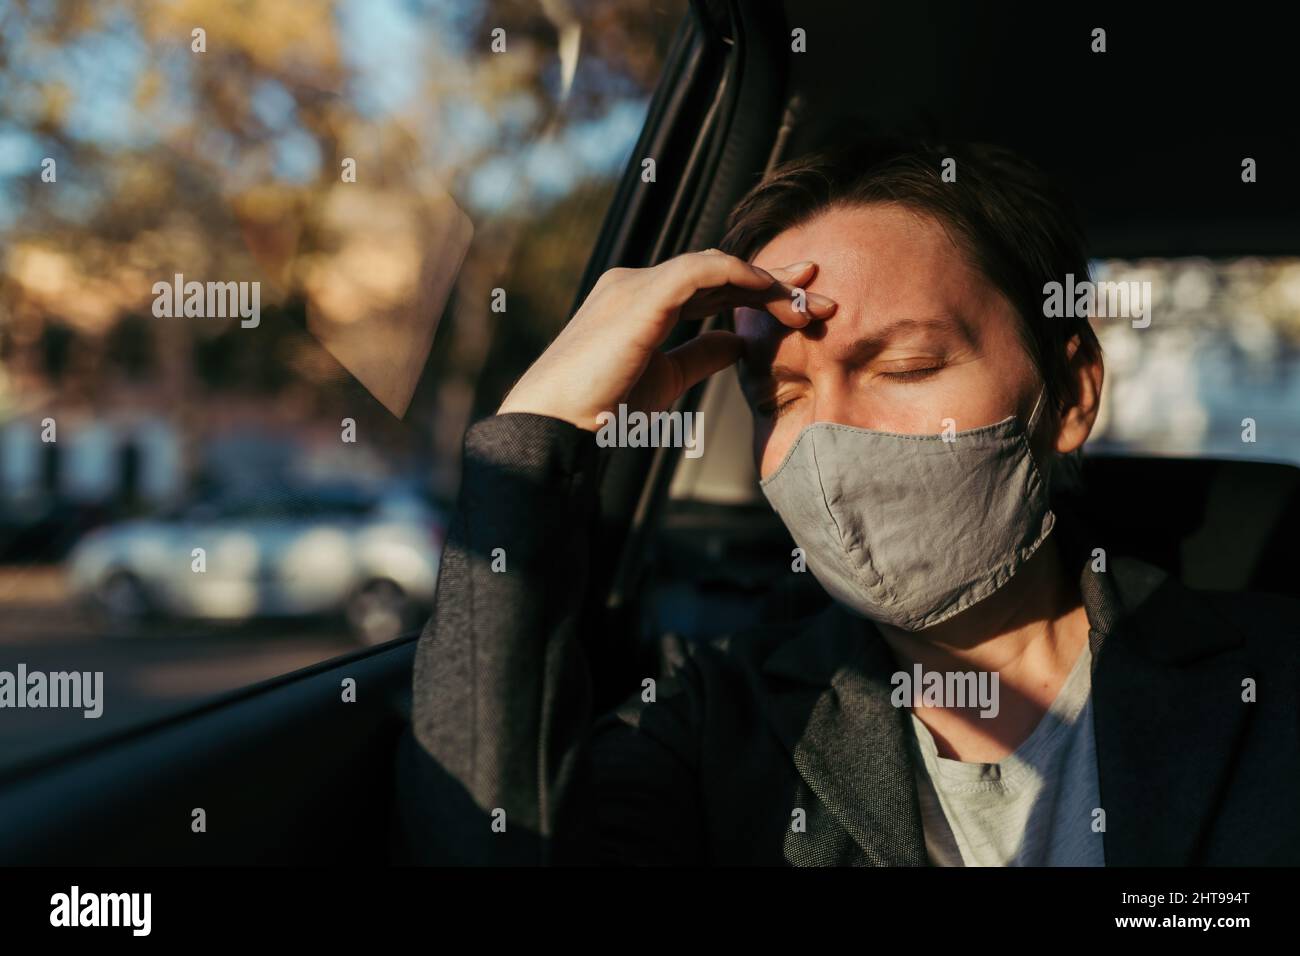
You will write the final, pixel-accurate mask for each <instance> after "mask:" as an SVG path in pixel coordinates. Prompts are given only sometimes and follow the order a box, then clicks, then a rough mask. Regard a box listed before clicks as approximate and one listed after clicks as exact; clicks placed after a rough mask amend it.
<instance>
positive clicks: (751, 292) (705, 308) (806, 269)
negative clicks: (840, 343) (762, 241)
mask: <svg viewBox="0 0 1300 956" xmlns="http://www.w3.org/2000/svg"><path fill="white" fill-rule="evenodd" d="M765 271H766V272H767V273H768V274H769V275H771V276H772V277H773V282H772V284H771V285H770V286H768V287H766V288H763V289H746V288H737V287H735V286H723V287H721V288H717V289H702V290H700V291H698V292H696V293H695V295H694V296H692V297H691V299H690V301H689V302H687V303H686V304H685V305H684V306H683V307H682V310H681V318H683V319H703V318H707V317H708V316H710V315H715V314H717V313H718V312H721V311H723V310H725V309H730V308H734V307H736V306H738V305H748V306H754V307H756V308H759V309H765V308H766V307H767V305H768V304H769V303H774V302H779V301H781V300H787V299H788V300H789V301H790V302H795V301H796V299H795V290H796V289H797V288H798V287H799V286H798V283H806V282H809V281H811V279H812V277H813V276H814V275H816V273H817V265H816V263H814V262H796V263H794V264H793V265H788V266H781V267H777V268H772V269H768V270H765ZM813 301H814V303H816V306H817V307H816V308H813V309H812V310H811V315H810V316H809V317H801V316H795V315H793V314H792V313H786V314H787V318H788V322H787V324H793V325H795V326H796V327H802V326H804V325H807V324H808V321H809V320H810V319H811V318H825V317H826V316H827V315H829V311H826V310H827V308H828V306H830V305H831V304H832V303H831V300H830V299H827V298H826V297H824V296H818V297H817V298H816V299H814V300H813ZM819 309H821V310H822V311H818V310H819ZM831 311H833V310H831Z"/></svg>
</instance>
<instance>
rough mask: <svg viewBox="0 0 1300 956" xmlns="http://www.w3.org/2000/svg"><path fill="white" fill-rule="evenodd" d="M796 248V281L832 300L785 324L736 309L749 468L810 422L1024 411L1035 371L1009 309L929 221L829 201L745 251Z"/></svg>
mask: <svg viewBox="0 0 1300 956" xmlns="http://www.w3.org/2000/svg"><path fill="white" fill-rule="evenodd" d="M804 260H812V261H813V262H815V263H817V266H818V271H817V273H816V275H815V276H814V277H813V279H812V280H811V281H810V282H808V283H807V285H806V289H807V291H809V292H819V293H821V294H823V295H827V296H830V297H831V298H832V299H834V300H835V301H836V303H838V308H837V309H836V311H835V313H834V315H832V316H831V318H829V319H827V320H826V321H824V322H816V321H814V322H812V323H810V324H809V325H808V326H807V327H805V328H803V329H797V330H796V329H790V328H788V327H786V326H783V325H782V324H781V323H779V322H777V321H776V320H775V319H773V318H772V317H771V316H769V315H768V314H767V313H766V312H761V311H759V310H756V309H748V308H741V309H737V310H736V313H735V322H736V331H737V332H738V333H739V334H740V335H741V336H743V337H744V338H745V340H746V348H745V355H744V358H743V359H742V360H741V362H740V365H739V372H740V381H741V387H742V389H743V390H744V393H745V397H746V400H747V401H748V402H749V405H750V408H751V410H752V411H753V413H754V454H755V460H756V462H757V464H758V469H759V475H760V477H761V478H767V477H768V476H769V475H771V474H772V473H773V472H775V471H776V469H777V468H778V467H779V465H780V464H781V461H782V460H783V459H784V457H785V454H786V452H787V451H789V449H790V447H791V446H792V445H793V444H794V441H795V438H796V437H797V436H798V434H799V432H800V431H801V430H802V429H803V428H804V427H805V426H807V425H811V424H813V423H814V422H838V423H840V424H843V425H852V426H855V427H858V428H871V429H879V430H883V431H891V432H901V433H905V434H935V433H938V432H941V431H944V430H945V428H947V427H950V426H951V427H952V428H953V430H955V431H963V430H965V429H968V428H976V427H979V426H981V425H988V424H991V423H993V422H996V421H1000V420H1002V419H1004V418H1006V417H1007V416H1008V415H1012V414H1018V415H1019V416H1020V417H1021V420H1022V421H1024V420H1025V419H1026V418H1028V416H1029V413H1030V411H1031V409H1032V407H1033V403H1034V400H1035V398H1036V397H1037V395H1038V392H1039V389H1040V388H1041V379H1040V377H1039V375H1038V372H1037V370H1036V369H1035V367H1034V364H1033V362H1032V360H1031V359H1030V358H1029V356H1028V354H1027V353H1026V351H1025V349H1024V345H1023V344H1022V342H1021V339H1020V337H1019V334H1018V331H1017V322H1018V319H1017V317H1016V314H1015V310H1014V308H1013V307H1012V305H1011V303H1010V302H1009V301H1008V300H1007V299H1006V297H1005V296H1003V295H1002V293H1001V292H999V291H998V289H997V288H995V287H994V286H993V284H992V283H990V282H989V281H988V280H987V279H985V278H984V277H983V276H982V275H980V273H979V272H978V271H976V270H975V269H974V268H973V267H972V266H971V265H970V264H969V263H968V262H967V259H966V256H965V254H963V253H962V252H961V251H960V250H959V249H958V248H957V246H956V245H954V244H953V242H952V240H951V239H949V238H948V235H947V233H946V232H945V231H944V229H943V228H942V227H941V226H940V225H939V223H938V222H937V221H936V220H934V219H932V218H930V217H929V216H926V215H924V214H920V213H916V212H912V211H910V210H908V209H904V208H902V207H899V206H886V205H872V206H859V207H853V208H848V209H834V210H830V211H827V212H825V213H823V214H821V215H819V216H817V217H816V218H815V219H812V220H810V221H809V222H807V223H805V224H803V225H801V226H798V227H796V228H793V229H789V230H787V231H785V232H783V233H781V234H780V235H778V236H776V237H775V238H773V239H772V241H771V242H769V243H768V244H767V245H766V246H764V247H763V248H762V249H761V250H759V252H758V254H757V255H756V256H755V257H754V260H753V261H754V264H755V265H758V266H762V267H764V268H775V267H779V266H786V265H789V264H791V263H796V262H801V261H804ZM945 419H951V420H952V422H951V423H948V422H946V421H945Z"/></svg>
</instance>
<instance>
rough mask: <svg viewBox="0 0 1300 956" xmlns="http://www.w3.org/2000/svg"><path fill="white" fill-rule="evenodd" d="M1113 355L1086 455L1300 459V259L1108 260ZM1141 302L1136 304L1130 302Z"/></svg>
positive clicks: (1098, 324) (1108, 331)
mask: <svg viewBox="0 0 1300 956" xmlns="http://www.w3.org/2000/svg"><path fill="white" fill-rule="evenodd" d="M1092 271H1093V281H1094V283H1095V284H1096V285H1097V287H1098V289H1101V288H1102V287H1103V286H1102V284H1103V283H1106V284H1108V286H1107V289H1115V290H1117V291H1124V290H1128V291H1130V292H1135V293H1136V294H1137V296H1139V297H1141V298H1142V299H1143V300H1145V301H1146V302H1147V304H1148V307H1149V311H1150V315H1149V317H1148V316H1146V315H1142V314H1139V313H1140V312H1141V310H1140V309H1134V308H1133V307H1132V304H1130V307H1129V308H1128V310H1127V312H1126V313H1125V314H1119V313H1120V312H1122V311H1123V309H1122V308H1112V307H1111V303H1112V302H1113V303H1114V305H1116V306H1121V307H1122V305H1123V303H1122V302H1121V301H1120V299H1119V297H1118V296H1116V297H1114V298H1113V299H1112V297H1110V296H1109V294H1108V295H1107V297H1106V300H1105V301H1106V304H1105V305H1101V296H1098V305H1099V306H1101V309H1102V311H1105V312H1109V313H1111V314H1109V315H1099V316H1098V317H1096V318H1094V320H1093V325H1094V327H1095V328H1096V330H1097V336H1098V339H1099V340H1100V341H1101V346H1102V349H1103V351H1104V353H1105V356H1106V380H1105V386H1104V388H1105V391H1104V395H1103V402H1102V407H1101V415H1100V417H1099V419H1098V421H1097V425H1096V428H1095V429H1094V432H1093V435H1092V436H1091V437H1090V438H1089V441H1088V449H1089V451H1090V452H1094V453H1095V452H1102V453H1104V452H1113V453H1118V454H1129V455H1132V454H1152V455H1178V456H1187V457H1193V458H1249V459H1256V460H1266V461H1283V462H1291V463H1294V464H1300V413H1298V412H1297V410H1300V259H1297V258H1294V257H1274V258H1260V257H1243V258H1235V259H1205V258H1175V259H1158V258H1152V259H1142V260H1124V259H1103V260H1098V261H1096V262H1094V263H1093V264H1092ZM1130 298H1132V299H1133V301H1137V299H1136V298H1134V297H1132V296H1131V297H1130Z"/></svg>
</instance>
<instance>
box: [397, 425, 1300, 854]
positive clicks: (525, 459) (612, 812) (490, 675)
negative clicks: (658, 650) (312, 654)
mask: <svg viewBox="0 0 1300 956" xmlns="http://www.w3.org/2000/svg"><path fill="white" fill-rule="evenodd" d="M464 449H465V456H464V471H463V480H462V488H461V494H460V501H459V506H458V511H457V514H456V518H455V521H454V524H453V527H452V529H451V532H450V534H449V537H448V542H447V546H446V550H445V552H444V554H443V558H442V566H441V570H440V572H439V579H438V592H437V607H436V609H435V611H434V614H433V616H432V618H431V619H430V620H429V622H428V624H427V625H426V627H425V630H424V633H423V635H422V637H421V638H420V642H419V646H418V649H417V656H416V662H415V674H414V700H413V708H412V733H413V737H411V738H408V739H407V741H406V745H405V747H404V748H403V751H402V755H401V760H400V763H399V777H400V778H399V793H400V820H401V828H402V837H401V839H402V843H403V845H404V847H405V849H406V851H407V853H408V857H407V858H408V859H409V860H410V861H413V862H431V863H523V864H536V863H641V864H644V863H650V864H654V863H684V864H776V865H782V864H795V865H801V866H803V865H886V866H923V865H926V864H927V863H928V861H927V858H926V854H925V845H924V838H923V834H922V830H921V822H920V814H919V809H918V803H917V796H916V787H915V782H914V778H913V770H912V755H911V750H910V748H909V746H908V743H907V738H906V736H905V734H906V733H907V724H906V722H905V721H906V716H907V712H906V711H905V710H900V709H898V708H895V707H893V706H892V705H891V704H890V701H889V695H890V692H891V690H892V687H891V685H890V680H889V678H890V675H891V674H892V673H893V672H894V671H895V670H896V669H897V668H896V667H895V665H894V663H893V660H892V658H891V655H890V653H889V651H888V648H887V647H886V645H885V643H884V642H883V640H882V639H881V638H880V636H879V633H878V632H877V631H876V630H875V629H874V628H873V627H872V626H871V625H870V624H869V623H868V622H865V621H862V620H861V619H859V618H856V617H855V616H853V615H851V614H849V613H848V612H845V611H843V610H842V609H841V608H840V607H839V606H838V605H834V604H832V605H831V606H830V607H828V608H827V609H826V610H824V611H822V612H821V613H819V614H817V615H816V616H815V617H813V618H812V619H811V620H808V621H804V622H802V623H800V624H799V625H772V626H769V627H763V628H759V629H756V630H750V631H745V632H743V633H737V634H733V635H730V636H728V637H726V638H724V639H721V640H719V641H715V642H712V643H710V644H703V645H697V646H693V647H692V648H691V651H690V653H689V654H688V656H687V658H686V660H685V661H684V662H683V663H682V664H681V665H680V667H679V668H678V669H677V671H676V673H675V674H674V675H673V676H672V677H671V678H669V679H666V680H661V681H660V682H659V684H658V687H657V700H656V702H655V703H642V702H641V698H640V694H639V693H638V694H636V695H634V696H633V697H632V698H630V699H629V700H628V701H627V702H626V703H625V704H624V705H623V706H621V707H620V708H618V709H617V710H616V711H615V712H612V713H609V714H605V715H601V716H597V715H593V714H592V712H591V705H590V692H589V687H588V676H587V670H586V666H585V662H584V660H583V658H582V654H581V652H580V649H579V644H578V633H577V627H578V622H577V615H578V613H579V609H580V606H581V602H582V597H583V592H584V589H585V587H586V581H587V560H588V557H587V555H588V545H589V535H590V530H591V527H592V519H593V517H594V507H595V503H596V495H595V490H596V489H595V474H596V464H597V447H596V443H595V437H594V435H593V434H592V433H590V432H587V431H583V430H581V429H578V428H575V427H573V426H572V425H569V424H567V423H565V422H561V421H558V420H556V419H552V418H547V417H543V416H538V415H528V414H510V415H501V416H494V417H491V418H488V419H485V420H483V421H480V422H478V423H477V424H475V425H474V426H473V427H472V428H470V429H469V431H468V432H467V433H466V436H465V442H464ZM498 548H500V549H504V559H505V562H506V570H505V571H504V572H495V571H493V570H492V568H491V566H492V562H493V556H494V550H495V549H498ZM1089 550H1090V548H1089ZM1068 553H1070V554H1077V553H1079V552H1078V551H1077V549H1074V550H1070V551H1069V552H1068ZM1081 583H1082V589H1083V596H1084V601H1085V605H1086V609H1087V614H1088V620H1089V623H1090V625H1091V630H1090V635H1089V638H1090V641H1091V644H1092V648H1093V653H1094V659H1093V678H1092V679H1093V691H1092V693H1093V708H1094V721H1095V730H1096V742H1097V760H1098V780H1099V786H1100V795H1101V804H1102V809H1104V811H1105V831H1104V833H1100V834H1098V839H1101V840H1103V846H1104V853H1105V859H1106V862H1107V864H1108V865H1111V866H1114V865H1156V864H1159V865H1188V864H1192V865H1195V864H1292V865H1294V864H1300V693H1298V689H1300V602H1295V601H1292V600H1288V599H1286V598H1281V597H1271V596H1263V595H1243V594H1228V593H1214V592H1201V591H1194V590H1191V589H1188V588H1186V587H1183V586H1182V585H1180V584H1179V583H1178V582H1176V581H1174V580H1172V579H1171V578H1170V577H1168V576H1167V575H1166V574H1165V573H1164V572H1162V571H1160V570H1158V569H1156V568H1154V567H1152V566H1150V565H1147V564H1144V563H1141V562H1138V561H1135V560H1126V559H1114V558H1112V559H1111V560H1110V562H1109V568H1108V570H1107V571H1106V572H1104V573H1094V572H1093V571H1092V570H1091V563H1090V562H1084V565H1083V571H1082V577H1081ZM647 676H653V675H647ZM1246 678H1251V679H1253V680H1254V681H1255V683H1256V685H1257V700H1256V702H1253V703H1247V702H1243V700H1242V688H1243V684H1242V682H1243V680H1245V679H1246ZM796 809H802V810H804V811H805V812H806V824H807V825H806V830H804V831H803V832H796V829H795V828H793V827H792V825H791V824H792V820H793V819H794V816H793V814H794V811H795V810H796ZM1089 822H1090V821H1089ZM503 825H504V830H502V826H503Z"/></svg>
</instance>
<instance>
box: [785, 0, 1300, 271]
mask: <svg viewBox="0 0 1300 956" xmlns="http://www.w3.org/2000/svg"><path fill="white" fill-rule="evenodd" d="M785 10H786V18H787V20H788V22H789V25H790V27H791V29H793V28H794V27H803V28H804V29H805V30H806V31H807V44H808V52H807V53H804V54H795V55H792V57H791V67H790V69H791V74H790V82H789V92H790V96H791V97H797V98H798V99H799V101H800V105H801V109H802V115H803V119H802V120H801V121H800V122H799V123H797V124H796V126H795V128H794V130H793V132H792V134H791V136H790V139H789V143H788V146H787V149H786V151H785V155H787V156H788V155H793V154H797V153H800V152H804V151H806V150H808V149H812V148H816V147H817V146H818V145H819V144H822V143H824V142H825V141H826V140H828V139H830V138H833V137H834V136H836V135H837V134H839V133H842V132H843V131H845V130H847V129H851V128H853V127H854V125H855V124H863V125H865V126H866V127H867V128H871V129H890V128H892V129H895V130H898V131H901V132H912V133H922V134H926V135H929V136H932V137H934V138H936V139H938V140H940V141H943V140H946V139H954V140H982V141H986V142H996V143H1000V144H1003V145H1006V146H1009V147H1012V148H1015V149H1017V150H1018V151H1020V152H1022V153H1023V154H1025V155H1027V156H1029V157H1030V158H1032V159H1033V160H1035V161H1036V162H1038V163H1039V164H1040V165H1042V166H1043V167H1044V168H1047V169H1049V170H1051V171H1053V172H1054V173H1056V174H1057V175H1058V176H1059V177H1060V178H1061V179H1062V181H1063V182H1065V183H1066V184H1067V185H1068V186H1069V187H1070V189H1071V191H1072V193H1073V194H1074V195H1075V196H1076V198H1077V201H1078V203H1079V205H1080V207H1081V209H1082V211H1083V214H1084V217H1085V226H1086V228H1087V230H1088V233H1089V238H1090V241H1091V243H1092V247H1093V252H1094V254H1096V255H1098V256H1120V257H1124V256H1135V255H1188V254H1206V255H1233V254H1240V253H1261V254H1266V253H1273V254H1277V253H1290V254H1295V253H1296V252H1298V251H1300V177H1297V176H1296V175H1295V173H1296V168H1295V167H1296V156H1297V147H1298V146H1300V124H1297V123H1296V122H1295V115H1296V107H1295V104H1294V99H1293V95H1292V90H1293V88H1294V69H1295V63H1294V48H1293V42H1294V41H1293V39H1292V34H1291V32H1290V30H1289V29H1288V28H1286V27H1285V26H1284V24H1283V23H1282V22H1278V23H1270V20H1271V19H1273V15H1272V14H1269V13H1266V12H1264V10H1263V9H1262V8H1260V9H1256V8H1252V10H1251V12H1250V14H1249V15H1241V16H1238V15H1236V14H1230V15H1218V16H1210V15H1207V13H1205V12H1202V10H1200V9H1198V8H1193V7H1188V6H1173V5H1159V6H1157V7H1154V8H1152V9H1146V8H1144V9H1143V10H1141V11H1138V10H1134V9H1133V8H1132V7H1115V8H1114V9H1113V12H1109V13H1108V12H1107V10H1106V7H1105V6H1104V5H1102V6H1098V5H1097V4H1087V5H1077V9H1072V10H1061V9H1059V8H1057V6H1056V5H1054V4H1053V5H1048V4H1043V5H1040V6H1035V7H1030V6H1027V5H1026V6H1024V7H1023V8H1020V7H1019V6H1018V5H1014V4H1012V5H998V6H994V5H991V4H990V5H985V4H980V3H969V2H934V0H930V2H908V3H897V4H883V3H870V2H868V3H855V4H842V3H827V2H812V3H808V2H803V0H798V2H789V3H787V4H785ZM1096 27H1101V28H1104V29H1105V30H1106V42H1107V52H1105V53H1093V52H1091V49H1090V47H1091V43H1092V36H1091V35H1092V30H1093V29H1094V28H1096ZM1247 156H1249V157H1252V158H1254V159H1256V161H1257V163H1258V170H1259V180H1258V182H1256V183H1253V184H1245V183H1243V182H1242V181H1241V161H1242V159H1243V158H1244V157H1247Z"/></svg>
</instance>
